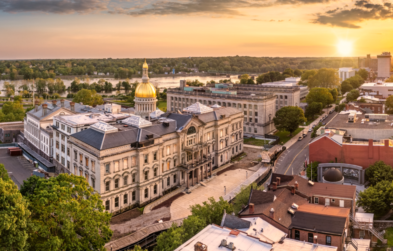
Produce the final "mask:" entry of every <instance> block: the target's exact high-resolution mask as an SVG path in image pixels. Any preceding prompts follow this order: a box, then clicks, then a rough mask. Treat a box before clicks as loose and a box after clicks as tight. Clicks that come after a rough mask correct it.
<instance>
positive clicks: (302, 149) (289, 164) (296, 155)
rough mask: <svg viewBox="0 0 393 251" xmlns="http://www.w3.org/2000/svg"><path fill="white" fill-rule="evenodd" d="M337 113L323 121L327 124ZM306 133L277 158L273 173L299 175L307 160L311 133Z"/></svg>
mask: <svg viewBox="0 0 393 251" xmlns="http://www.w3.org/2000/svg"><path fill="white" fill-rule="evenodd" d="M336 114H337V113H336V112H333V113H332V114H329V116H328V117H327V118H326V119H325V120H324V121H323V122H325V123H328V122H329V121H330V120H331V119H332V118H333V117H334V116H335V115H336ZM306 131H307V136H306V137H305V138H303V139H302V140H301V141H297V142H296V143H295V144H293V145H292V146H291V147H290V148H288V149H287V150H285V151H284V152H283V153H282V154H281V156H280V157H279V158H278V161H277V164H276V166H275V170H274V172H275V173H280V174H288V175H291V174H292V173H293V174H299V173H300V172H301V171H302V170H303V168H304V161H305V160H306V158H308V143H310V141H311V132H308V129H306Z"/></svg>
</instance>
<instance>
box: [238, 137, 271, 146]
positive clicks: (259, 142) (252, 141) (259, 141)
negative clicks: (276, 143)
mask: <svg viewBox="0 0 393 251" xmlns="http://www.w3.org/2000/svg"><path fill="white" fill-rule="evenodd" d="M243 142H244V144H248V145H254V146H264V145H266V144H269V140H263V139H256V138H247V139H244V141H243Z"/></svg>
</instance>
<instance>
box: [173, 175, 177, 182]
mask: <svg viewBox="0 0 393 251" xmlns="http://www.w3.org/2000/svg"><path fill="white" fill-rule="evenodd" d="M173 183H174V184H176V174H175V175H173Z"/></svg>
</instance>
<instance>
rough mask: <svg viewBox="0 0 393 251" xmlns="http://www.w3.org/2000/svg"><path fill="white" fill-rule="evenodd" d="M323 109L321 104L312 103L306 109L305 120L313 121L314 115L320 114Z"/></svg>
mask: <svg viewBox="0 0 393 251" xmlns="http://www.w3.org/2000/svg"><path fill="white" fill-rule="evenodd" d="M322 109H323V104H322V103H321V102H312V103H311V104H309V105H308V106H307V107H306V114H305V116H306V117H307V118H310V119H313V118H314V116H315V115H317V114H320V113H321V112H322Z"/></svg>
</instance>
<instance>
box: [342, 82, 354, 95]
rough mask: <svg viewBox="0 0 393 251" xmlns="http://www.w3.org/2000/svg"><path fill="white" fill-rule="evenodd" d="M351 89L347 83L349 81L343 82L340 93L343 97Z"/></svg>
mask: <svg viewBox="0 0 393 251" xmlns="http://www.w3.org/2000/svg"><path fill="white" fill-rule="evenodd" d="M352 89H353V86H352V85H351V84H350V83H349V81H347V80H345V81H344V82H342V84H341V93H342V94H343V95H344V94H345V93H347V92H350V91H351V90H352Z"/></svg>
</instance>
